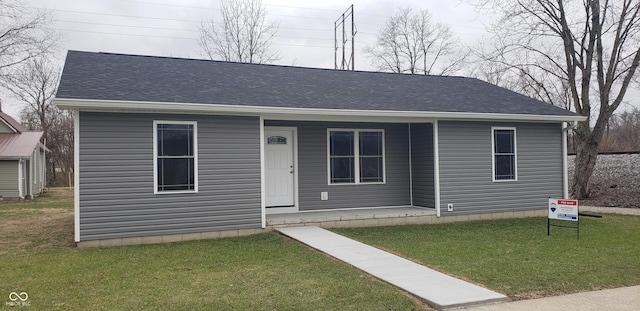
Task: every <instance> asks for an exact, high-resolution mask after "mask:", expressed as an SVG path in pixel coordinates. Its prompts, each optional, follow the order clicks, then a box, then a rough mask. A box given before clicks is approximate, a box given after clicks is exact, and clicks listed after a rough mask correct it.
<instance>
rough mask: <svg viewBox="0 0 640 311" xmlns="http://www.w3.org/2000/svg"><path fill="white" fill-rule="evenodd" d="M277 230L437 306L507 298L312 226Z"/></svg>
mask: <svg viewBox="0 0 640 311" xmlns="http://www.w3.org/2000/svg"><path fill="white" fill-rule="evenodd" d="M276 230H277V231H279V232H280V233H282V234H284V235H287V236H289V237H291V238H293V239H295V240H298V241H300V242H302V243H304V244H307V245H309V246H310V247H313V248H315V249H317V250H319V251H321V252H324V253H326V254H328V255H330V256H333V257H335V258H337V259H340V260H342V261H344V262H346V263H348V264H350V265H353V266H354V267H356V268H358V269H360V270H362V271H364V272H367V273H369V274H371V275H373V276H375V277H377V278H379V279H381V280H383V281H385V282H387V283H390V284H393V285H395V286H397V287H399V288H401V289H403V290H405V291H407V292H409V293H411V294H412V295H414V296H416V297H418V298H421V299H423V300H424V301H425V302H427V303H428V304H429V305H431V306H433V307H435V308H438V309H449V308H460V307H466V306H471V305H479V304H486V303H495V302H503V301H508V298H507V297H506V296H504V295H502V294H499V293H496V292H494V291H491V290H488V289H486V288H483V287H480V286H477V285H474V284H471V283H468V282H465V281H462V280H460V279H456V278H454V277H451V276H448V275H446V274H444V273H440V272H437V271H435V270H432V269H429V268H427V267H425V266H422V265H419V264H417V263H415V262H413V261H410V260H407V259H404V258H402V257H399V256H396V255H393V254H390V253H388V252H385V251H382V250H380V249H377V248H375V247H373V246H369V245H366V244H364V243H360V242H358V241H354V240H352V239H349V238H347V237H344V236H341V235H339V234H336V233H333V232H330V231H327V230H325V229H321V228H319V227H315V226H305V227H288V228H277V229H276Z"/></svg>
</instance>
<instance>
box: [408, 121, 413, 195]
mask: <svg viewBox="0 0 640 311" xmlns="http://www.w3.org/2000/svg"><path fill="white" fill-rule="evenodd" d="M408 129H409V203H410V204H411V206H413V163H412V159H413V151H412V141H411V123H409V124H408Z"/></svg>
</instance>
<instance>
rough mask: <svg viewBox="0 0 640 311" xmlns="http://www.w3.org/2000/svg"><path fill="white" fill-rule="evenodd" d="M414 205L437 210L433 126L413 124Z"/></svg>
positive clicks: (412, 172) (412, 169)
mask: <svg viewBox="0 0 640 311" xmlns="http://www.w3.org/2000/svg"><path fill="white" fill-rule="evenodd" d="M411 166H412V168H411V176H412V180H413V182H412V184H413V192H412V193H413V205H415V206H421V207H431V208H435V206H436V205H435V192H434V183H433V125H432V124H430V123H427V124H420V123H416V124H411Z"/></svg>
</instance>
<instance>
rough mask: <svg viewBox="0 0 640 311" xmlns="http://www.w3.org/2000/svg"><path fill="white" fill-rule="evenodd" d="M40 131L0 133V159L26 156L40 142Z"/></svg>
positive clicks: (29, 154) (28, 155)
mask: <svg viewBox="0 0 640 311" xmlns="http://www.w3.org/2000/svg"><path fill="white" fill-rule="evenodd" d="M41 137H42V132H22V133H20V134H0V159H21V158H28V157H30V156H31V154H32V153H33V150H34V149H35V148H36V147H37V146H38V144H39V143H40V138H41Z"/></svg>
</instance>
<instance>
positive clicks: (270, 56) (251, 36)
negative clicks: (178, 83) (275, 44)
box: [198, 0, 280, 64]
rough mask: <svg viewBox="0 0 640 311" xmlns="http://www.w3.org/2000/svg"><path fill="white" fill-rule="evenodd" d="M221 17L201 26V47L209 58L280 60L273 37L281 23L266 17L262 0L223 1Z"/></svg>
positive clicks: (263, 62) (237, 60)
mask: <svg viewBox="0 0 640 311" xmlns="http://www.w3.org/2000/svg"><path fill="white" fill-rule="evenodd" d="M221 12H222V20H221V21H220V22H218V23H216V22H215V21H214V20H213V19H211V20H209V21H205V22H202V23H201V24H200V26H199V29H200V39H199V41H198V43H199V45H200V47H201V48H202V50H203V51H204V53H205V54H206V56H207V57H209V58H210V59H212V60H213V59H222V60H225V61H234V62H241V63H259V64H265V63H272V62H274V61H276V60H278V59H279V58H280V57H279V56H278V52H277V51H273V50H271V40H272V39H273V37H274V36H275V35H276V33H277V32H278V23H277V22H275V21H268V20H267V19H266V15H267V11H266V8H265V6H264V5H262V1H261V0H236V1H234V0H222V2H221Z"/></svg>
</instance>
